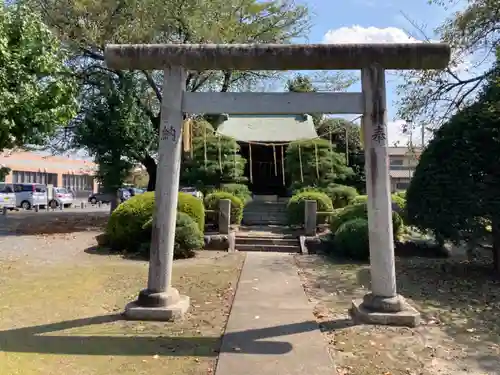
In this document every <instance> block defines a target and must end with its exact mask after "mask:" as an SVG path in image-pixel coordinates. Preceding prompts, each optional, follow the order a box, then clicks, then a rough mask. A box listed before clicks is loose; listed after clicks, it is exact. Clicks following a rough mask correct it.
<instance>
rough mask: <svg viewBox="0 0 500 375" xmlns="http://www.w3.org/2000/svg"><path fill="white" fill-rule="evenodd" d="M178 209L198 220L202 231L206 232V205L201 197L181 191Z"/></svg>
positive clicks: (197, 222)
mask: <svg viewBox="0 0 500 375" xmlns="http://www.w3.org/2000/svg"><path fill="white" fill-rule="evenodd" d="M177 211H179V212H184V213H185V214H188V215H189V216H190V217H191V218H192V219H193V220H194V221H195V222H196V224H197V225H198V228H199V229H200V231H201V233H204V232H205V206H204V205H203V201H202V200H201V199H199V198H196V197H195V196H193V195H191V194H189V193H179V200H178V202H177Z"/></svg>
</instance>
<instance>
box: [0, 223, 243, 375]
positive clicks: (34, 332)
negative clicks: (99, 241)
mask: <svg viewBox="0 0 500 375" xmlns="http://www.w3.org/2000/svg"><path fill="white" fill-rule="evenodd" d="M84 235H86V236H87V237H88V238H87V237H85V236H84ZM94 235H95V234H90V233H79V234H75V236H76V238H75V239H71V238H68V239H65V238H60V237H64V236H63V235H56V236H55V239H51V240H50V241H49V243H50V244H49V245H47V244H44V243H41V242H40V241H42V240H41V239H40V238H39V237H35V236H29V237H18V239H22V240H24V241H27V240H26V238H29V239H30V241H32V243H33V249H34V251H32V252H30V251H29V250H27V249H24V250H23V255H22V256H13V255H12V254H11V255H12V256H8V257H7V256H4V257H3V258H2V260H1V262H0V275H1V276H0V316H1V317H2V318H1V319H0V374H2V375H14V374H23V375H32V374H37V375H45V374H47V375H48V374H56V373H64V374H68V375H84V374H85V375H87V374H96V375H101V374H134V375H136V374H148V375H154V374H165V373H167V372H168V373H169V374H173V375H187V374H190V375H191V374H207V373H213V369H214V364H215V360H216V357H217V355H218V351H219V349H220V338H221V334H222V332H223V329H224V327H225V323H226V321H227V316H228V314H229V309H230V306H231V303H232V298H233V295H234V289H235V287H236V282H237V278H238V276H239V273H240V270H241V267H242V263H243V257H244V256H243V255H241V254H239V253H232V254H228V253H217V252H210V254H206V253H202V254H200V257H199V259H196V258H195V259H190V260H182V261H179V262H176V263H175V264H174V273H173V275H174V280H173V284H174V286H175V287H177V288H178V289H179V290H180V291H181V293H184V294H187V295H189V296H190V297H191V309H190V311H189V314H188V315H187V316H186V317H185V319H183V320H182V321H178V322H175V323H155V322H130V321H125V320H123V319H122V317H121V315H120V313H121V311H122V309H123V307H124V306H125V304H126V303H127V302H129V301H131V300H133V299H134V298H135V297H136V296H137V293H138V291H139V290H140V289H142V288H144V287H145V284H146V280H147V268H148V267H147V263H146V262H141V261H131V260H125V259H122V258H121V257H119V256H113V255H109V256H100V255H92V254H88V253H85V252H84V249H85V248H87V247H88V243H89V242H91V239H93V238H94ZM4 241H5V239H4ZM54 241H55V242H56V243H57V244H58V246H57V249H58V251H59V252H66V253H68V254H71V256H69V257H66V256H65V255H64V256H63V257H62V258H63V259H62V260H60V261H56V259H58V258H57V256H55V254H52V255H53V256H54V259H53V261H51V262H46V261H43V259H42V258H43V257H40V256H39V254H38V253H40V252H42V253H43V252H47V254H48V250H47V248H50V247H52V248H55V246H54ZM36 242H40V243H38V244H36ZM64 242H65V243H66V246H65V247H63V243H64ZM5 245H6V243H5V242H3V243H1V244H0V253H2V251H3V250H4V246H5ZM36 249H38V251H37V250H36ZM40 249H42V250H40ZM54 253H55V252H54ZM71 259H73V260H72V261H71Z"/></svg>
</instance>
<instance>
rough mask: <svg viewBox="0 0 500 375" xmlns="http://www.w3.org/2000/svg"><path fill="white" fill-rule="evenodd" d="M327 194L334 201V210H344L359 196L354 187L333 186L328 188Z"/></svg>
mask: <svg viewBox="0 0 500 375" xmlns="http://www.w3.org/2000/svg"><path fill="white" fill-rule="evenodd" d="M325 193H326V194H327V195H328V196H329V197H330V198H331V199H332V202H333V207H334V208H343V207H345V206H347V205H349V204H351V203H352V202H353V200H354V198H356V197H357V196H358V192H357V190H356V189H355V188H353V187H352V186H346V185H331V186H328V188H326V190H325Z"/></svg>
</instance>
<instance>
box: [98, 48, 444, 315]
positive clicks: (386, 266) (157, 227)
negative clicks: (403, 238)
mask: <svg viewBox="0 0 500 375" xmlns="http://www.w3.org/2000/svg"><path fill="white" fill-rule="evenodd" d="M105 59H106V63H107V64H108V66H109V67H110V68H113V69H138V70H139V69H140V70H153V69H162V70H164V73H165V75H164V85H163V99H162V105H161V127H160V145H159V161H158V173H157V181H156V192H155V197H156V210H155V215H154V223H153V232H152V241H151V256H150V265H149V279H148V285H147V288H146V289H144V290H143V291H141V292H140V293H139V298H138V299H137V300H136V301H134V302H132V303H130V304H129V305H128V306H127V307H126V310H125V314H126V316H128V317H130V318H136V319H153V320H169V319H172V318H175V317H178V316H182V315H183V313H184V312H186V310H187V309H188V307H189V298H188V297H186V296H181V295H179V293H178V292H177V290H176V289H175V288H173V287H172V286H171V275H172V262H173V252H174V234H175V220H176V206H177V192H178V189H179V169H180V160H181V152H182V137H181V134H182V124H183V116H184V114H185V113H196V114H198V113H228V114H302V113H337V114H339V113H341V114H362V115H363V120H362V126H363V138H364V146H365V159H366V163H365V165H366V167H365V171H366V187H367V192H368V226H369V240H370V266H371V280H372V285H371V293H369V294H367V295H366V296H365V298H364V299H363V300H362V301H354V302H353V312H354V316H355V317H357V318H359V319H360V320H361V321H367V322H372V323H381V324H384V323H385V324H403V325H415V324H417V323H418V317H419V315H418V312H416V311H415V310H413V309H412V308H410V307H409V306H408V305H407V304H406V303H405V301H404V299H403V298H402V297H401V296H399V295H398V294H397V291H396V275H395V263H394V243H393V242H394V241H393V240H394V239H393V232H392V208H391V196H390V183H389V165H388V154H387V105H386V89H385V71H386V70H404V69H443V68H445V67H446V66H447V65H448V62H449V60H450V48H449V46H448V45H446V44H441V43H411V44H357V45H355V44H353V45H331V44H316V45H293V44H292V45H284V44H283V45H282V44H276V45H268V44H265V45H204V44H199V45H185V44H169V45H109V46H107V47H106V50H105ZM338 69H346V70H354V69H359V70H361V82H362V92H360V93H204V92H201V93H192V92H185V82H186V80H185V72H186V70H195V71H203V70H338Z"/></svg>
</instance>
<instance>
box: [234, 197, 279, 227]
mask: <svg viewBox="0 0 500 375" xmlns="http://www.w3.org/2000/svg"><path fill="white" fill-rule="evenodd" d="M287 203H288V199H287V198H278V197H277V196H275V195H256V196H254V197H253V200H252V201H251V202H250V203H248V204H247V205H246V206H245V210H244V211H243V220H242V224H243V225H286V224H287V217H286V205H287Z"/></svg>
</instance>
